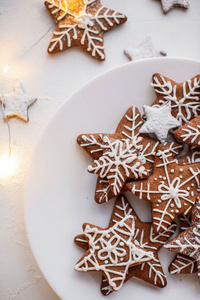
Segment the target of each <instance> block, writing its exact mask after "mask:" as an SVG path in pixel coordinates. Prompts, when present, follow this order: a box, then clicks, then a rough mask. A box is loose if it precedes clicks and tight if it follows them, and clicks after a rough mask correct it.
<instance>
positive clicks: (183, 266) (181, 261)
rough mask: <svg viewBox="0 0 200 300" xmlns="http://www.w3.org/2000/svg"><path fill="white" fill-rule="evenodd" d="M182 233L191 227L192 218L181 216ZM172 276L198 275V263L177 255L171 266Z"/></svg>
mask: <svg viewBox="0 0 200 300" xmlns="http://www.w3.org/2000/svg"><path fill="white" fill-rule="evenodd" d="M178 218H179V220H180V231H181V232H183V231H185V230H187V229H189V228H190V227H191V217H188V216H185V215H180V216H179V217H178ZM169 272H170V274H172V275H174V274H191V273H197V261H196V260H195V259H194V258H192V257H190V256H187V255H184V254H177V255H176V256H175V258H174V260H173V261H172V262H171V264H170V265H169Z"/></svg>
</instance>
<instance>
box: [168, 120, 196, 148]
mask: <svg viewBox="0 0 200 300" xmlns="http://www.w3.org/2000/svg"><path fill="white" fill-rule="evenodd" d="M174 136H175V138H176V139H177V141H179V142H182V143H186V144H189V145H191V146H195V147H200V116H198V117H196V118H194V119H192V120H191V121H189V122H188V123H186V124H184V125H183V126H182V127H180V128H179V129H177V130H176V131H175V132H174Z"/></svg>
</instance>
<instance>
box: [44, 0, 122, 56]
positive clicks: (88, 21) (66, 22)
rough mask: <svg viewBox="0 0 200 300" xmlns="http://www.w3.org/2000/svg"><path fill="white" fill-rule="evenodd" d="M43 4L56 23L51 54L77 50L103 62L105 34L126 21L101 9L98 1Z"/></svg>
mask: <svg viewBox="0 0 200 300" xmlns="http://www.w3.org/2000/svg"><path fill="white" fill-rule="evenodd" d="M44 3H45V5H46V7H47V9H48V10H49V12H50V14H51V15H52V16H53V18H54V21H55V22H56V23H58V25H57V27H56V30H55V32H54V34H53V37H52V39H51V42H50V45H49V48H48V52H49V53H50V54H51V53H57V52H60V51H62V50H65V49H68V48H71V47H73V46H79V47H80V48H81V49H83V50H84V51H85V52H86V53H88V54H90V55H91V56H92V57H93V58H95V59H97V60H99V61H103V60H105V53H104V41H103V35H104V32H106V31H109V30H112V29H113V28H115V27H117V26H119V25H121V24H123V23H125V22H126V20H127V18H126V16H124V15H123V14H121V13H118V12H115V11H114V10H111V9H109V8H106V7H105V6H102V5H101V1H100V0H79V1H77V0H71V1H67V0H44Z"/></svg>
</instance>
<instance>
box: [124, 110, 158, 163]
mask: <svg viewBox="0 0 200 300" xmlns="http://www.w3.org/2000/svg"><path fill="white" fill-rule="evenodd" d="M125 118H126V119H127V120H128V121H129V122H131V126H128V125H124V128H125V129H126V130H127V131H128V132H130V134H128V133H127V132H125V131H122V132H120V133H121V134H122V135H123V136H124V137H125V139H127V138H128V139H130V140H136V142H135V144H136V146H137V143H139V142H140V141H141V143H140V144H139V145H138V146H137V149H138V150H139V152H138V159H139V161H140V162H141V163H142V164H143V165H144V164H145V163H146V162H150V163H152V164H153V163H154V160H152V159H151V158H150V156H155V154H156V148H157V146H158V145H159V142H156V141H155V140H153V139H152V142H151V143H150V142H149V143H147V145H146V146H145V147H144V146H143V145H142V139H141V137H140V133H139V130H138V132H137V133H136V130H137V129H139V128H140V127H141V126H142V124H143V121H142V119H141V117H140V114H139V113H136V106H133V108H132V117H130V116H128V115H125ZM138 119H141V120H140V121H139V120H138ZM136 122H138V123H137V124H136ZM153 142H154V146H153V148H152V149H151V147H152V143H153ZM150 149H151V150H150Z"/></svg>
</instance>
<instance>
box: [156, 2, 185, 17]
mask: <svg viewBox="0 0 200 300" xmlns="http://www.w3.org/2000/svg"><path fill="white" fill-rule="evenodd" d="M161 4H162V8H163V11H164V13H165V14H166V13H168V12H169V11H170V10H171V9H173V8H175V7H180V8H184V9H188V8H189V6H190V5H189V2H188V1H187V0H161Z"/></svg>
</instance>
